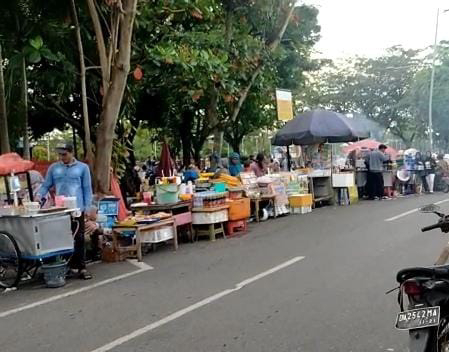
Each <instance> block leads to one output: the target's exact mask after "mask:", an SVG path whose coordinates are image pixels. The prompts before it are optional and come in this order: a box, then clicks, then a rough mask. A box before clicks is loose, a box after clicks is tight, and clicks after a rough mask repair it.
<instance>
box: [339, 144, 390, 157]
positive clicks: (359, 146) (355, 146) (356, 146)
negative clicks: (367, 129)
mask: <svg viewBox="0 0 449 352" xmlns="http://www.w3.org/2000/svg"><path fill="white" fill-rule="evenodd" d="M381 144H382V143H381V142H378V141H376V140H374V139H364V140H363V141H359V142H355V143H352V144H350V145H348V146H347V147H344V148H343V152H344V153H346V154H349V153H350V152H352V151H353V150H357V149H377V148H379V145H381ZM387 147H388V146H387ZM385 153H387V154H388V155H390V156H391V157H392V158H396V155H397V154H398V152H397V150H396V149H393V148H391V147H388V148H387V150H386V151H385Z"/></svg>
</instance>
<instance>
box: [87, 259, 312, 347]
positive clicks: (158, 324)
mask: <svg viewBox="0 0 449 352" xmlns="http://www.w3.org/2000/svg"><path fill="white" fill-rule="evenodd" d="M303 259H304V257H295V258H292V259H290V260H288V261H286V262H284V263H282V264H279V265H277V266H275V267H273V268H271V269H268V270H267V271H264V272H262V273H260V274H257V275H255V276H253V277H250V278H248V279H246V280H243V281H241V282H239V283H238V284H236V285H235V287H234V288H230V289H227V290H224V291H221V292H218V293H216V294H214V295H212V296H209V297H207V298H205V299H203V300H201V301H199V302H196V303H194V304H192V305H190V306H188V307H186V308H183V309H181V310H178V311H176V312H174V313H172V314H170V315H167V316H166V317H165V318H162V319H160V320H158V321H155V322H154V323H151V324H149V325H147V326H144V327H142V328H140V329H138V330H136V331H133V332H132V333H130V334H128V335H124V336H122V337H120V338H118V339H116V340H114V341H112V342H110V343H108V344H106V345H104V346H101V347H98V348H96V349H95V350H92V351H91V352H107V351H110V350H112V349H114V348H116V347H117V346H120V345H122V344H124V343H126V342H128V341H130V340H133V339H135V338H136V337H139V336H141V335H144V334H146V333H148V332H150V331H152V330H155V329H157V328H159V327H161V326H163V325H165V324H168V323H170V322H171V321H173V320H176V319H178V318H180V317H182V316H184V315H186V314H188V313H190V312H193V311H194V310H197V309H198V308H201V307H204V306H206V305H208V304H210V303H212V302H215V301H218V300H219V299H221V298H223V297H225V296H227V295H229V294H231V293H233V292H236V291H238V290H240V289H242V288H243V287H245V286H247V285H249V284H251V283H253V282H255V281H257V280H260V279H262V278H264V277H265V276H268V275H271V274H273V273H275V272H277V271H279V270H281V269H284V268H286V267H288V266H290V265H292V264H295V263H296V262H299V261H300V260H303Z"/></svg>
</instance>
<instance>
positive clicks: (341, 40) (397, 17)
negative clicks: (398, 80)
mask: <svg viewBox="0 0 449 352" xmlns="http://www.w3.org/2000/svg"><path fill="white" fill-rule="evenodd" d="M302 2H303V3H306V4H313V5H315V6H316V7H317V8H318V9H319V10H320V14H319V17H318V20H319V23H320V25H321V40H320V42H319V43H318V45H317V46H316V49H317V50H318V51H319V52H321V53H322V55H320V56H324V57H328V58H341V57H347V56H353V55H361V56H377V55H381V54H382V52H383V51H384V50H385V49H386V48H388V47H391V46H393V45H397V44H401V45H402V46H404V47H406V48H414V49H415V48H424V47H426V46H429V45H431V44H433V40H434V35H435V21H436V12H437V8H440V9H449V1H447V0H303V1H302ZM438 39H439V40H442V39H446V40H449V12H447V13H445V14H440V24H439V29H438Z"/></svg>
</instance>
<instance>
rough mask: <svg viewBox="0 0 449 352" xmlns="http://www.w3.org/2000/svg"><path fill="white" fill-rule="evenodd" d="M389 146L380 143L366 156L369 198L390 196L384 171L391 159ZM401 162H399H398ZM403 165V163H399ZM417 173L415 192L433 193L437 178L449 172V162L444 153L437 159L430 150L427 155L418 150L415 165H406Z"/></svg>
mask: <svg viewBox="0 0 449 352" xmlns="http://www.w3.org/2000/svg"><path fill="white" fill-rule="evenodd" d="M386 150H387V146H386V145H384V144H381V145H379V147H378V149H377V150H372V151H370V152H369V153H368V154H367V156H366V158H365V166H366V168H367V169H368V177H367V185H366V187H367V193H368V198H369V199H385V198H388V197H387V196H385V194H384V180H383V171H384V170H385V164H386V163H387V162H388V161H391V157H390V155H388V154H387V153H386ZM398 164H399V162H398ZM398 166H399V167H402V165H398ZM405 167H406V169H407V170H408V169H410V168H411V171H413V173H414V174H415V176H414V192H415V193H417V194H421V193H422V192H423V191H424V192H425V193H433V192H434V189H435V179H436V177H437V175H438V176H440V175H442V174H445V175H447V174H449V164H448V163H447V162H446V161H445V160H444V159H443V155H439V156H438V157H437V159H435V157H434V156H433V155H432V153H431V152H430V151H428V152H427V153H426V154H425V155H422V154H421V153H420V152H416V154H415V155H414V163H413V166H407V165H406V166H405Z"/></svg>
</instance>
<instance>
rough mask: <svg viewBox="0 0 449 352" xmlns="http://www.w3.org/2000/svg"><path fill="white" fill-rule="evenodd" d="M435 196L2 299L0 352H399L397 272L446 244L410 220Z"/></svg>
mask: <svg viewBox="0 0 449 352" xmlns="http://www.w3.org/2000/svg"><path fill="white" fill-rule="evenodd" d="M446 199H447V197H446V196H445V195H442V194H435V195H431V196H430V195H428V196H422V197H415V196H413V197H410V198H402V199H397V200H390V201H372V202H361V203H360V204H358V205H354V206H350V207H324V208H321V209H316V210H315V211H314V212H313V213H312V214H307V215H290V216H287V217H282V218H278V219H275V220H270V221H267V222H264V223H261V224H251V226H250V232H249V234H247V235H245V236H242V237H238V238H231V239H227V240H223V239H219V240H217V241H216V242H214V243H210V242H208V241H200V242H198V243H194V244H183V245H181V246H180V248H179V250H178V251H177V252H173V251H172V250H171V246H166V247H163V248H160V249H159V250H158V251H157V252H154V253H150V254H149V255H147V256H146V257H144V258H145V260H144V263H143V264H141V265H138V264H137V263H134V262H125V263H114V264H95V265H92V266H91V267H90V269H91V271H92V272H93V274H94V279H93V280H90V281H79V280H71V281H69V282H68V284H67V285H66V286H65V287H64V288H61V289H47V288H43V287H41V286H36V285H33V286H28V285H25V286H23V288H21V289H20V290H17V291H12V292H7V293H3V294H1V293H0V351H2V352H24V351H29V352H52V351H63V352H106V351H112V352H125V351H126V352H128V351H145V352H172V351H173V352H174V351H176V352H178V351H185V352H221V351H222V352H225V351H235V352H237V351H255V352H273V351H277V352H293V351H306V352H315V351H316V352H324V351H354V352H362V351H369V352H374V351H390V352H391V351H406V350H407V333H404V332H399V331H396V330H395V329H394V320H395V317H396V313H397V311H398V307H397V303H396V295H395V294H391V295H385V292H386V291H387V290H389V289H391V288H393V287H395V280H394V278H395V274H396V272H397V271H398V270H399V269H401V268H403V267H407V266H417V265H431V264H432V263H433V262H434V260H435V259H436V257H437V255H438V254H439V250H440V248H441V247H442V246H443V245H444V244H445V243H447V241H448V240H449V238H446V237H445V236H444V235H442V234H441V233H440V232H439V231H438V230H437V231H433V232H430V233H426V234H423V233H421V232H420V230H419V228H420V227H422V226H426V225H429V224H432V223H434V222H435V221H436V218H435V217H434V216H432V215H430V214H420V213H418V212H417V211H413V210H414V209H416V208H417V207H419V206H421V205H423V204H427V203H431V202H437V201H442V202H441V207H442V209H443V210H446V211H448V212H449V202H448V203H446V202H445V200H446Z"/></svg>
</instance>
